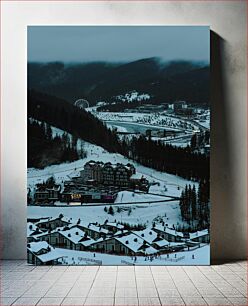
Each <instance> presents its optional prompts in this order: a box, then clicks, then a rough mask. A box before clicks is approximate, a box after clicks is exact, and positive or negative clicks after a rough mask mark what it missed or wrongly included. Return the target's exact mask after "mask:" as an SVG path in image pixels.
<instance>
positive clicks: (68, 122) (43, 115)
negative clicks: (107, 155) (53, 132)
mask: <svg viewBox="0 0 248 306" xmlns="http://www.w3.org/2000/svg"><path fill="white" fill-rule="evenodd" d="M28 116H29V117H32V118H35V119H37V120H40V121H45V122H47V123H48V124H51V125H53V126H55V127H57V128H60V129H62V130H64V131H66V132H68V133H71V134H72V135H74V136H75V137H78V138H81V139H83V140H85V141H89V142H91V143H94V144H96V145H99V146H102V147H103V148H104V149H106V150H108V151H109V152H119V151H120V150H121V148H120V144H119V141H118V138H117V136H116V135H115V134H114V133H113V132H112V131H111V130H110V129H107V128H106V126H105V125H104V123H102V122H101V121H100V120H98V119H97V118H95V117H94V116H92V115H91V114H90V113H88V112H86V111H85V110H83V109H80V108H78V107H75V106H74V105H72V104H70V103H69V102H67V101H64V100H62V99H59V98H56V97H53V96H49V95H46V94H41V93H38V92H35V91H28Z"/></svg>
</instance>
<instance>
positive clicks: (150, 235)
mask: <svg viewBox="0 0 248 306" xmlns="http://www.w3.org/2000/svg"><path fill="white" fill-rule="evenodd" d="M133 233H134V234H135V235H137V236H139V237H140V238H142V239H144V240H145V241H147V242H148V243H152V242H153V241H154V240H155V239H156V238H157V236H158V234H157V233H156V232H155V231H154V230H152V229H151V228H146V229H144V230H142V231H133Z"/></svg>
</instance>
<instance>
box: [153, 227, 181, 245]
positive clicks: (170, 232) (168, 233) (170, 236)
mask: <svg viewBox="0 0 248 306" xmlns="http://www.w3.org/2000/svg"><path fill="white" fill-rule="evenodd" d="M153 230H154V231H155V232H157V233H159V234H160V237H161V238H163V239H165V240H167V241H169V242H180V241H182V240H183V238H184V235H183V233H182V232H178V231H176V230H174V229H171V228H169V227H167V226H162V225H161V224H155V226H154V227H153Z"/></svg>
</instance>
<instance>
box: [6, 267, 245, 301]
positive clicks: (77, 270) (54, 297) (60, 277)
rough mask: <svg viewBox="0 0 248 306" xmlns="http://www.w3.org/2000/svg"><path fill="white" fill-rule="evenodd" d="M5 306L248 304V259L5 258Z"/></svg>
mask: <svg viewBox="0 0 248 306" xmlns="http://www.w3.org/2000/svg"><path fill="white" fill-rule="evenodd" d="M1 286H2V288H1V302H0V305H1V306H2V305H25V306H29V305H108V306H109V305H121V306H125V305H144V306H145V305H156V306H159V305H160V306H161V305H197V306H200V305H247V304H248V303H247V262H246V261H244V262H235V263H230V264H222V265H212V266H193V267H187V266H184V267H176V266H174V267H173V266H170V267H165V266H150V267H149V266H142V267H141V266H136V267H133V266H119V267H116V266H101V267H98V266H86V267H83V266H82V267H80V266H43V267H35V266H28V265H27V264H26V262H25V261H2V262H1Z"/></svg>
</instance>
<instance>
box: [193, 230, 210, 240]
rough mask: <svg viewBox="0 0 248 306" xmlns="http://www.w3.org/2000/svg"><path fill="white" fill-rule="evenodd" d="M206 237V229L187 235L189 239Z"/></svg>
mask: <svg viewBox="0 0 248 306" xmlns="http://www.w3.org/2000/svg"><path fill="white" fill-rule="evenodd" d="M206 235H208V229H204V230H202V231H197V232H195V233H189V238H190V239H194V238H198V237H202V236H206Z"/></svg>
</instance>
